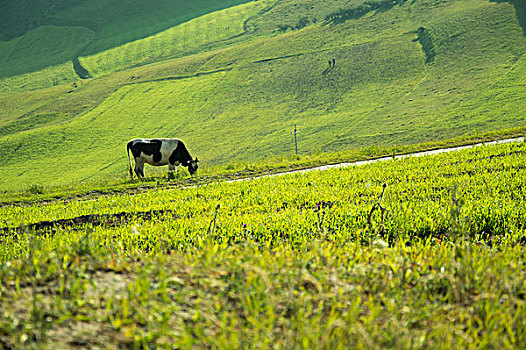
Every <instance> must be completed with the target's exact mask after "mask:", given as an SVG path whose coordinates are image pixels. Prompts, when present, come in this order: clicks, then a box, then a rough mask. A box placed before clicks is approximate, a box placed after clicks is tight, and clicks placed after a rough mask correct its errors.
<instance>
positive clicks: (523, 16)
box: [490, 0, 526, 35]
mask: <svg viewBox="0 0 526 350" xmlns="http://www.w3.org/2000/svg"><path fill="white" fill-rule="evenodd" d="M490 2H496V3H499V4H500V3H504V2H507V3H509V4H511V5H513V6H514V7H515V15H516V16H517V19H518V20H519V24H520V26H521V27H522V32H523V33H524V35H526V1H524V0H490Z"/></svg>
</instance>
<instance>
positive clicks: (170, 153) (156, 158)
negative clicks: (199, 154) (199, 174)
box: [126, 139, 199, 180]
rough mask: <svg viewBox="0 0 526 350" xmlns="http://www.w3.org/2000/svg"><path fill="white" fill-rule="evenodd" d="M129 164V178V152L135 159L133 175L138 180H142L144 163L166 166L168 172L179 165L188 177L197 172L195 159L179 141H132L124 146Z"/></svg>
mask: <svg viewBox="0 0 526 350" xmlns="http://www.w3.org/2000/svg"><path fill="white" fill-rule="evenodd" d="M126 148H127V150H128V161H129V163H130V176H131V178H132V180H133V171H132V164H131V158H130V151H131V153H132V154H133V158H134V159H135V169H134V170H135V174H137V177H138V178H139V179H143V178H144V163H148V164H150V165H155V166H161V165H167V164H168V169H169V170H170V171H173V170H175V167H176V166H177V165H179V164H181V165H182V166H185V167H188V171H189V172H190V175H193V174H194V173H195V172H196V171H197V162H199V160H198V159H197V158H195V159H192V156H190V153H189V152H188V150H187V149H186V146H185V145H184V143H183V141H181V140H179V139H133V140H131V141H130V142H128V145H127V146H126Z"/></svg>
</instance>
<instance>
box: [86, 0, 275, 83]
mask: <svg viewBox="0 0 526 350" xmlns="http://www.w3.org/2000/svg"><path fill="white" fill-rule="evenodd" d="M270 3H271V1H257V2H250V3H248V4H244V5H240V6H235V7H231V8H228V9H225V10H222V11H216V12H213V13H210V14H207V15H204V16H201V17H198V18H196V19H193V20H191V21H188V22H185V23H183V24H180V25H178V26H175V27H172V28H170V29H167V30H165V31H163V32H161V33H158V34H155V35H152V36H149V37H147V38H145V39H141V40H137V41H133V42H130V43H127V44H125V45H122V46H119V47H116V48H114V49H110V50H106V51H104V52H101V53H98V54H95V55H92V56H87V57H81V59H80V61H81V63H82V65H83V66H84V67H85V68H86V69H87V70H88V71H89V72H90V73H91V74H92V75H94V76H99V75H103V74H108V73H111V72H114V71H116V70H123V69H126V68H129V67H132V66H140V65H144V64H147V63H152V62H156V61H159V60H164V59H167V58H172V57H174V56H179V57H180V56H185V55H188V54H189V53H193V52H195V51H198V50H203V46H206V45H210V44H213V43H217V42H221V41H224V40H227V39H230V38H233V37H235V36H239V35H241V34H243V33H244V32H245V29H244V28H243V24H244V22H245V21H246V20H247V19H249V18H250V17H251V16H253V15H255V14H257V13H258V12H259V11H261V10H262V9H263V8H264V7H266V6H268V5H269V4H270Z"/></svg>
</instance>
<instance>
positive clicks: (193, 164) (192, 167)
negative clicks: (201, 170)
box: [186, 157, 199, 175]
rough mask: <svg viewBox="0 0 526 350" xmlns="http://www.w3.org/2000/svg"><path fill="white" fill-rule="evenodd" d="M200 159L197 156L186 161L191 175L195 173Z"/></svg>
mask: <svg viewBox="0 0 526 350" xmlns="http://www.w3.org/2000/svg"><path fill="white" fill-rule="evenodd" d="M198 162H199V159H197V157H196V158H195V159H190V160H189V161H188V162H186V166H187V167H188V171H189V172H190V175H194V174H195V172H196V171H197V168H198V165H197V163H198Z"/></svg>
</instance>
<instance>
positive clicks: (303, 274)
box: [0, 142, 526, 349]
mask: <svg viewBox="0 0 526 350" xmlns="http://www.w3.org/2000/svg"><path fill="white" fill-rule="evenodd" d="M525 152H526V146H525V143H524V142H515V143H511V144H503V145H497V146H479V147H476V148H473V149H467V150H462V151H457V152H452V153H449V154H440V155H436V156H427V157H420V158H414V157H413V158H406V159H400V160H389V161H384V162H381V163H373V164H369V165H364V166H361V167H348V168H340V169H337V168H336V169H331V170H326V171H315V172H309V173H297V174H288V175H283V176H279V177H266V178H260V179H254V180H248V181H239V182H233V183H227V182H218V183H211V184H209V185H206V186H195V187H190V188H185V189H183V188H175V189H174V188H166V187H159V188H154V189H152V190H150V191H146V192H143V193H135V194H133V195H131V194H130V193H121V194H112V195H101V196H99V197H97V198H94V199H91V200H85V199H84V198H79V199H70V200H67V201H64V200H56V201H51V202H47V203H33V204H21V205H13V206H5V205H4V206H2V207H0V229H1V231H0V241H1V243H2V244H1V245H0V311H1V312H0V315H1V316H0V345H1V346H2V347H5V348H28V349H29V348H50V349H52V348H57V347H59V348H61V349H74V348H75V349H78V348H86V349H93V348H109V349H118V348H134V349H151V348H161V349H171V348H179V349H194V348H199V349H200V348H212V349H225V348H243V349H244V348H268V347H271V348H276V349H291V348H297V349H304V348H308V349H311V348H316V349H346V348H357V349H371V348H382V349H386V348H387V349H444V348H456V349H472V348H477V349H481V348H505V349H522V348H524V346H525V345H526V332H525V329H526V303H525V295H526V283H525V281H526V279H525V277H526V275H525V271H526V270H525V269H524V264H525V261H526V260H525V252H526V251H525V249H524V246H525V244H526V240H525V231H524V230H525V227H524V222H525V219H526V208H525V206H524V196H525V195H526V192H525V188H526V186H525V184H526V176H525V173H524V167H525V165H526V164H525V160H526V157H525Z"/></svg>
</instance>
